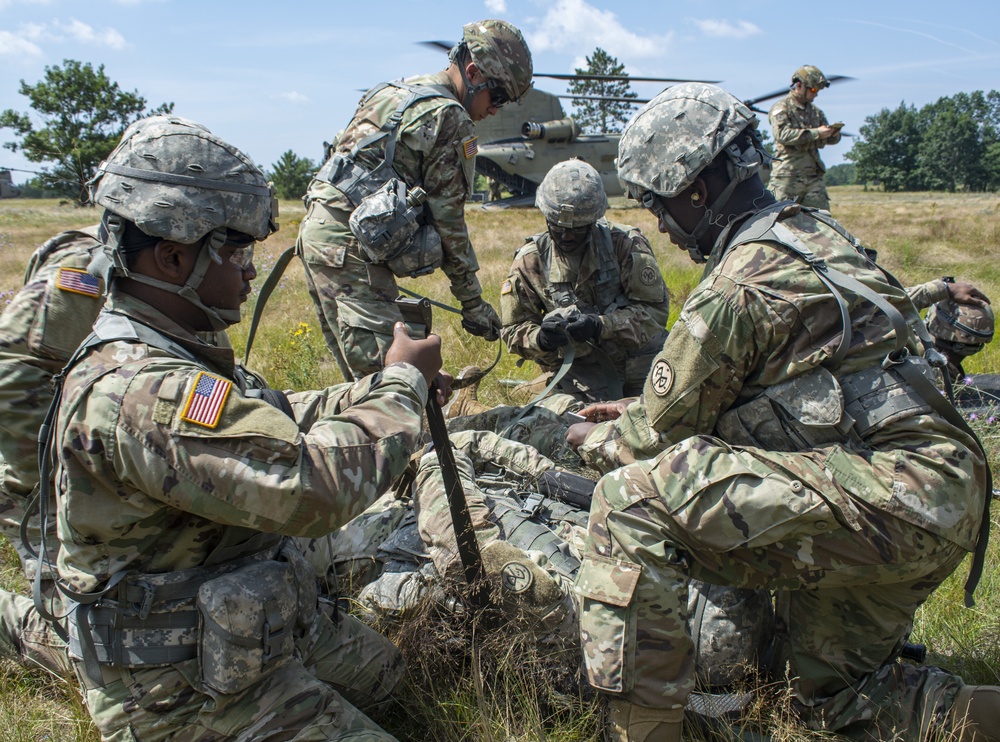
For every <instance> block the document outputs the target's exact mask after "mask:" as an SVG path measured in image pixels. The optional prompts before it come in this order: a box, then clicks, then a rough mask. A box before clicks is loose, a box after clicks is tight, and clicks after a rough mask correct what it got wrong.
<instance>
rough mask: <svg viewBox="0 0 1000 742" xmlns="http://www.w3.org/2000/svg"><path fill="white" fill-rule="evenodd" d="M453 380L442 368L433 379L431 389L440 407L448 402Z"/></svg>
mask: <svg viewBox="0 0 1000 742" xmlns="http://www.w3.org/2000/svg"><path fill="white" fill-rule="evenodd" d="M435 337H437V336H435ZM453 381H455V377H454V376H452V375H451V374H449V373H448V372H447V371H445V370H444V369H441V370H440V371H438V375H437V378H435V379H434V386H433V387H432V389H434V390H435V393H436V394H437V401H438V404H439V405H441V406H442V407H444V406H445V405H446V404H448V400H449V399H451V384H452V382H453Z"/></svg>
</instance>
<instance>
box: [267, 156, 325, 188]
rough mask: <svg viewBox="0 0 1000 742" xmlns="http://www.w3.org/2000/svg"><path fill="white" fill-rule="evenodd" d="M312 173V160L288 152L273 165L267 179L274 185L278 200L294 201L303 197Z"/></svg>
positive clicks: (313, 169)
mask: <svg viewBox="0 0 1000 742" xmlns="http://www.w3.org/2000/svg"><path fill="white" fill-rule="evenodd" d="M314 172H316V165H315V164H314V163H313V161H312V160H310V159H309V158H308V157H299V156H298V155H296V154H295V153H294V152H292V150H288V151H287V152H285V153H284V154H282V155H281V157H279V158H278V161H277V162H276V163H274V165H273V169H272V170H271V171H270V172H269V173H268V174H267V177H268V178H269V179H270V180H271V181H272V182H273V183H274V190H276V191H277V192H278V198H287V199H294V198H302V196H304V195H305V192H306V188H308V187H309V181H310V180H311V179H312V176H313V173H314Z"/></svg>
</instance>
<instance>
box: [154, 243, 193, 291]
mask: <svg viewBox="0 0 1000 742" xmlns="http://www.w3.org/2000/svg"><path fill="white" fill-rule="evenodd" d="M193 247H195V246H193V245H184V244H182V243H180V242H174V241H173V240H160V241H159V242H157V243H156V245H155V246H154V247H153V249H152V250H151V252H152V258H153V265H154V266H155V268H156V270H157V272H159V273H160V274H161V275H162V277H163V278H164V280H167V281H170V282H171V283H178V282H179V283H184V281H186V280H187V277H188V276H189V275H190V274H191V271H192V270H193V269H194V258H196V257H197V253H196V251H195V250H193V249H192V248H193Z"/></svg>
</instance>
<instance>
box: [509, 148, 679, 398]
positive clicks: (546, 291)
mask: <svg viewBox="0 0 1000 742" xmlns="http://www.w3.org/2000/svg"><path fill="white" fill-rule="evenodd" d="M535 205H536V206H538V209H539V210H540V211H541V212H542V214H543V216H545V222H546V226H547V228H548V229H547V231H545V232H542V233H541V234H536V235H535V236H534V237H529V238H528V242H527V244H526V245H524V246H523V247H522V248H521V249H519V250H518V251H517V252H516V253H515V254H514V263H513V264H512V265H511V268H510V274H509V275H508V276H507V280H506V281H504V284H503V288H502V289H501V290H500V313H501V316H502V317H503V330H502V331H501V336H502V337H503V340H504V342H505V343H506V344H507V347H508V348H509V349H510V351H511V352H512V353H516V354H517V355H519V356H521V357H522V358H527V359H529V360H533V361H535V362H536V363H538V365H539V366H541V367H542V369H543V370H544V371H546V372H553V373H554V372H556V371H557V370H558V369H559V368H560V365H561V364H562V359H563V357H564V354H565V353H566V351H567V349H568V348H572V350H573V352H574V358H573V365H572V367H571V368H570V369H569V371H568V372H567V373H566V375H565V376H564V377H563V378H562V380H561V381H560V383H559V387H558V388H559V390H560V391H563V392H565V393H567V394H571V395H573V396H574V397H576V398H577V399H579V400H580V401H583V402H597V401H601V400H607V399H620V398H621V397H623V396H636V395H638V394H640V393H641V392H642V385H643V382H644V381H645V380H646V374H647V373H649V366H650V364H651V363H652V361H653V357H654V356H655V355H656V354H657V353H658V352H659V350H660V348H661V347H663V341H664V340H665V339H666V337H667V331H666V330H665V329H664V327H665V325H666V323H667V315H668V314H669V296H668V294H667V287H666V285H665V284H664V283H663V276H661V275H660V268H659V266H658V265H657V263H656V258H654V257H653V252H652V250H650V248H649V243H648V242H647V241H646V238H645V237H643V236H642V234H641V233H640V232H639V230H638V229H635V228H634V227H629V226H627V225H623V224H610V223H609V222H607V221H606V220H605V219H604V212H605V211H606V210H607V208H608V197H607V196H606V195H605V193H604V186H603V185H602V183H601V176H600V175H599V174H598V173H597V171H596V170H595V169H594V168H593V167H591V166H590V165H588V164H587V163H586V162H583V161H582V160H567V161H566V162H561V163H559V164H558V165H556V166H555V167H553V168H552V169H551V170H549V172H548V174H547V175H546V176H545V179H544V180H543V181H542V183H541V185H540V186H539V187H538V194H537V195H536V197H535Z"/></svg>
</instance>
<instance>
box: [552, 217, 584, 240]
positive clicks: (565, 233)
mask: <svg viewBox="0 0 1000 742" xmlns="http://www.w3.org/2000/svg"><path fill="white" fill-rule="evenodd" d="M545 226H546V227H548V230H549V234H551V235H552V236H553V237H555V238H557V239H566V238H570V239H572V238H580V237H583V236H585V235H586V234H588V233H589V232H590V225H589V224H585V225H584V226H582V227H560V226H559V225H558V224H555V223H553V222H548V221H547V222H545Z"/></svg>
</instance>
